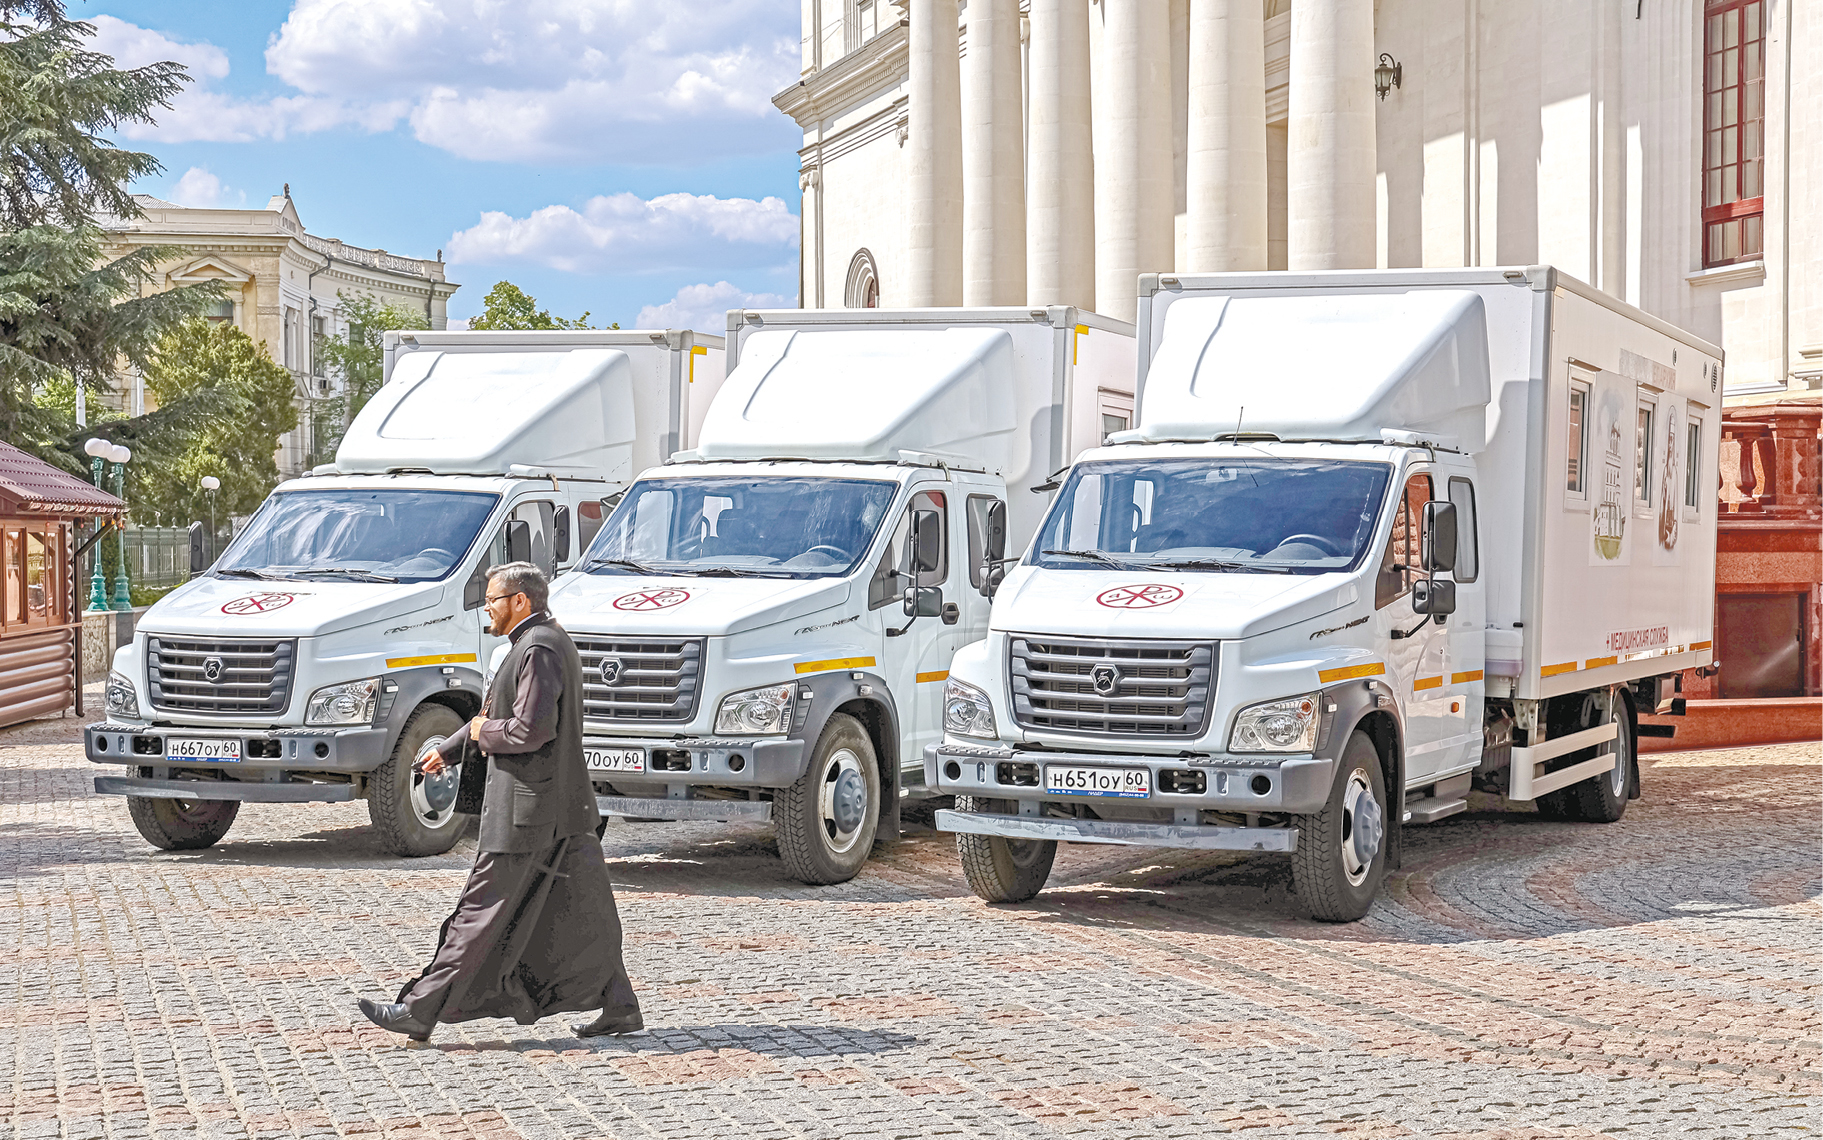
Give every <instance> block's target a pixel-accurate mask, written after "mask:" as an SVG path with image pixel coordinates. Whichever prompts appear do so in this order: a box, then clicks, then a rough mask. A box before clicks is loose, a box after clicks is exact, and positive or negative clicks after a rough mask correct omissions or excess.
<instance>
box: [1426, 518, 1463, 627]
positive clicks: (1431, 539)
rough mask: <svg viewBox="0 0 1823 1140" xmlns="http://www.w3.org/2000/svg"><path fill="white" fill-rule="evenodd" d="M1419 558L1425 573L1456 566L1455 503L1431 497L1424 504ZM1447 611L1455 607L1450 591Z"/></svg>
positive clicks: (1445, 570)
mask: <svg viewBox="0 0 1823 1140" xmlns="http://www.w3.org/2000/svg"><path fill="white" fill-rule="evenodd" d="M1420 559H1421V561H1422V562H1423V564H1424V572H1425V573H1427V574H1437V573H1447V572H1449V571H1451V570H1454V569H1455V568H1456V504H1455V503H1450V502H1445V501H1444V500H1442V499H1432V500H1431V501H1430V502H1428V503H1426V504H1424V532H1423V538H1422V539H1421V540H1420ZM1451 593H1452V596H1451V598H1450V608H1449V609H1448V610H1444V611H1442V612H1444V613H1449V612H1450V611H1451V610H1454V609H1455V608H1456V602H1455V597H1454V591H1453V590H1452V591H1451Z"/></svg>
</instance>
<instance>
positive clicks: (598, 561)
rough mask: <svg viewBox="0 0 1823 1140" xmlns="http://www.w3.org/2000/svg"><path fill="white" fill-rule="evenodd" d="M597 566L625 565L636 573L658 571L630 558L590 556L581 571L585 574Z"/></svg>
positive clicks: (655, 572) (653, 572) (654, 572)
mask: <svg viewBox="0 0 1823 1140" xmlns="http://www.w3.org/2000/svg"><path fill="white" fill-rule="evenodd" d="M597 566H625V567H626V568H627V569H629V570H631V571H633V572H635V573H637V574H657V573H658V571H657V570H654V569H652V567H650V566H647V565H646V564H645V563H644V562H635V561H633V560H632V559H631V558H591V559H589V563H588V565H586V566H584V567H583V568H582V572H583V573H584V574H587V573H589V572H590V571H592V570H594V569H595V568H596V567H597Z"/></svg>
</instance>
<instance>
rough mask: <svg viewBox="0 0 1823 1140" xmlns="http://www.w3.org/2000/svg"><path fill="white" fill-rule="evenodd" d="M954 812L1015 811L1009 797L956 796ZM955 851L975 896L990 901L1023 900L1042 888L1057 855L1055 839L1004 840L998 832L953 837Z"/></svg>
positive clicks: (1049, 875)
mask: <svg viewBox="0 0 1823 1140" xmlns="http://www.w3.org/2000/svg"><path fill="white" fill-rule="evenodd" d="M956 810H957V811H988V812H1004V813H1006V814H1008V815H1010V814H1012V813H1013V812H1015V811H1017V810H1018V807H1017V805H1016V804H1014V803H1013V802H1012V801H1010V800H990V799H984V798H982V797H980V796H957V797H956ZM956 854H957V855H959V856H961V857H962V874H963V876H964V877H965V878H967V879H968V889H969V890H971V891H974V892H975V896H976V897H977V898H980V899H983V900H985V901H987V902H991V903H1010V902H1024V901H1025V900H1027V899H1029V898H1032V897H1034V896H1036V895H1037V894H1038V892H1039V891H1041V890H1043V889H1044V881H1045V880H1046V879H1048V878H1050V877H1051V863H1052V861H1053V860H1055V859H1056V858H1057V841H1056V840H1055V839H1003V838H1001V837H1000V836H998V835H966V834H960V833H959V834H958V835H957V836H956Z"/></svg>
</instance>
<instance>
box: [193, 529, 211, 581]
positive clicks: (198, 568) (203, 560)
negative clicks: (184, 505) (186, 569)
mask: <svg viewBox="0 0 1823 1140" xmlns="http://www.w3.org/2000/svg"><path fill="white" fill-rule="evenodd" d="M208 568H209V556H208V555H207V554H205V553H203V524H202V523H199V522H193V523H191V524H190V573H191V574H201V573H202V572H203V571H204V570H207V569H208Z"/></svg>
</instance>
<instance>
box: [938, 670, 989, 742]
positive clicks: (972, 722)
mask: <svg viewBox="0 0 1823 1140" xmlns="http://www.w3.org/2000/svg"><path fill="white" fill-rule="evenodd" d="M943 731H945V732H953V733H955V734H956V735H957V736H978V737H984V738H986V739H988V740H995V739H997V738H998V737H999V736H1000V733H999V731H998V730H997V729H996V728H995V725H994V706H993V705H991V704H989V703H988V699H987V694H986V693H984V692H982V691H981V690H980V689H977V688H976V687H975V686H973V685H970V684H967V683H966V682H963V681H958V680H956V679H955V678H953V677H952V678H950V679H949V680H947V681H945V682H944V683H943Z"/></svg>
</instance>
